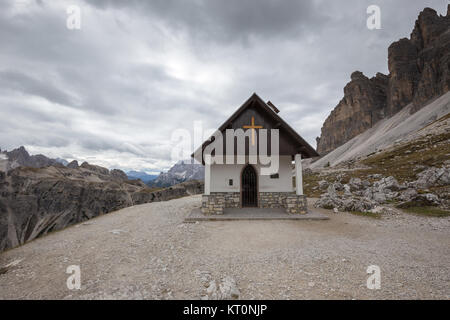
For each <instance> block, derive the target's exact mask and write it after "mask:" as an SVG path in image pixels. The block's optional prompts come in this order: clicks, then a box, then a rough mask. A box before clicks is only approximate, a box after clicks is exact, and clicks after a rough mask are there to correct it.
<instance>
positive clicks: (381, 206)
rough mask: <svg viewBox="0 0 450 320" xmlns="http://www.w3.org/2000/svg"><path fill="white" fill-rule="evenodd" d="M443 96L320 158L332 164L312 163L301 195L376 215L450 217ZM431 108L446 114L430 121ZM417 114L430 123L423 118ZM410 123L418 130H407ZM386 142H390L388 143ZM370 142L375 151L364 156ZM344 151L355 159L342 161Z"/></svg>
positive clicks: (449, 108) (449, 140)
mask: <svg viewBox="0 0 450 320" xmlns="http://www.w3.org/2000/svg"><path fill="white" fill-rule="evenodd" d="M446 96H448V97H450V92H449V93H446V94H445V95H444V96H442V97H440V98H439V99H437V100H436V101H434V102H433V103H431V104H429V105H428V106H426V107H425V108H423V109H421V110H420V111H418V112H417V113H415V114H413V115H411V116H410V117H408V118H407V119H406V120H405V121H403V122H401V123H400V124H399V125H397V128H396V127H395V124H394V123H391V122H389V121H390V120H391V119H395V118H396V117H397V115H398V114H397V115H395V116H394V117H392V118H391V119H385V120H388V121H385V120H383V122H387V123H382V126H380V127H379V128H372V129H376V130H375V131H374V132H372V131H373V130H372V129H370V130H368V131H367V132H364V133H363V134H360V135H359V136H357V137H355V138H354V139H352V140H351V141H349V142H347V143H346V144H344V145H343V146H341V147H339V148H338V149H336V150H334V151H332V152H330V153H329V154H327V155H326V156H325V157H324V158H322V159H320V160H319V161H320V162H322V164H323V162H324V161H327V160H329V161H332V160H333V159H334V161H335V162H336V163H335V162H332V164H331V165H322V166H319V164H317V163H313V164H312V165H311V166H310V167H309V168H308V169H306V170H305V178H304V181H305V185H304V186H305V193H306V194H307V195H308V196H316V197H320V199H319V200H318V201H317V202H316V206H318V207H322V208H326V209H334V210H335V212H339V211H352V212H358V213H364V214H374V215H377V216H378V215H380V214H383V213H386V212H391V211H392V210H393V209H401V210H405V211H408V212H412V213H415V214H421V215H426V216H437V217H445V216H450V113H449V112H450V102H449V99H447V103H446V104H443V106H444V107H446V108H442V104H441V103H442V100H446V99H445V98H446ZM440 100H441V101H440ZM440 105H441V106H440ZM410 107H411V105H410ZM429 108H431V109H430V110H428V109H429ZM403 111H404V110H402V111H401V112H400V113H402V112H403ZM435 111H440V112H443V111H446V112H447V113H446V114H445V115H443V116H441V117H439V118H437V119H436V120H434V121H432V120H431V119H429V118H428V117H429V113H431V114H432V112H435ZM400 113H399V114H400ZM437 114H439V113H437ZM437 114H435V116H436V115H437ZM421 115H422V116H424V117H425V118H427V119H429V120H430V121H428V122H422V120H423V119H422V118H421ZM420 124H422V126H421V127H418V126H419V125H420ZM408 125H411V126H412V127H416V130H414V131H412V132H409V134H406V133H407V132H408V129H409V128H410V127H408ZM377 126H378V125H377ZM391 127H394V128H391ZM417 127H418V128H417ZM387 128H391V130H389V129H387ZM395 138H399V139H395ZM393 140H394V141H393ZM378 141H380V143H378V144H377V142H378ZM389 141H391V142H392V143H391V144H390V145H387V143H388V142H389ZM372 142H373V143H374V144H375V145H374V146H373V147H374V148H375V151H374V152H372V153H370V154H366V153H367V151H368V150H370V148H371V145H372ZM341 149H342V150H341ZM345 150H348V153H349V154H350V156H352V155H353V158H350V159H348V160H346V161H343V159H345V158H346V156H347V155H346V152H345ZM352 152H353V153H352ZM362 152H364V153H362ZM358 153H359V156H358V157H354V156H355V155H357V154H358ZM339 160H340V161H339ZM319 161H317V162H319ZM328 163H329V162H328ZM328 163H327V164H328Z"/></svg>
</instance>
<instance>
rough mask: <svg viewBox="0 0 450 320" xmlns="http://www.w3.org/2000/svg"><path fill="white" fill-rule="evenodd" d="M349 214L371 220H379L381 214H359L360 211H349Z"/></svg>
mask: <svg viewBox="0 0 450 320" xmlns="http://www.w3.org/2000/svg"><path fill="white" fill-rule="evenodd" d="M349 212H350V213H351V214H354V215H355V216H362V217H370V218H373V219H381V213H374V212H361V211H349Z"/></svg>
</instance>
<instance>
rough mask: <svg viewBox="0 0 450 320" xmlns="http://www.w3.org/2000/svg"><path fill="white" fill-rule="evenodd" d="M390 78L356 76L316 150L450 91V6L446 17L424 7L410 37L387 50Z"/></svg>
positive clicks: (331, 147)
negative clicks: (408, 106) (408, 107)
mask: <svg viewBox="0 0 450 320" xmlns="http://www.w3.org/2000/svg"><path fill="white" fill-rule="evenodd" d="M388 68H389V75H388V76H385V75H382V74H380V73H378V74H377V75H376V76H375V77H373V78H371V79H368V78H367V77H366V76H364V75H363V74H362V73H361V72H358V71H356V72H354V73H353V74H352V75H351V81H350V82H349V83H348V84H347V85H346V86H345V88H344V98H343V99H342V100H341V101H340V102H339V104H338V105H337V106H336V107H335V108H334V110H333V111H332V112H331V114H330V115H329V117H328V118H327V119H326V120H325V122H324V124H323V126H322V130H321V136H320V137H319V138H317V151H318V152H319V153H320V154H321V155H324V154H327V153H328V152H330V151H332V150H334V149H336V148H337V147H339V146H341V145H342V144H344V143H345V142H347V141H349V140H350V139H352V138H353V137H355V136H357V135H358V134H360V133H362V132H364V131H365V130H367V129H369V128H371V127H372V126H373V125H374V124H375V123H377V122H378V121H379V120H381V119H383V118H386V117H391V116H392V115H394V114H396V113H397V112H398V111H400V110H401V109H403V108H404V107H405V106H406V105H408V104H410V103H412V104H413V108H412V109H411V110H412V111H413V112H414V111H417V110H419V109H420V108H421V107H423V106H424V105H425V104H426V103H427V102H429V101H430V100H432V99H434V98H436V97H439V96H441V95H442V94H444V93H446V92H448V91H449V89H450V5H449V6H448V12H447V15H446V16H439V15H438V14H437V13H436V11H435V10H433V9H430V8H425V9H424V10H423V11H422V12H421V13H420V15H419V17H418V19H417V21H416V23H415V26H414V30H413V32H412V33H411V36H410V38H409V39H406V38H404V39H400V40H399V41H397V42H394V43H393V44H391V45H390V46H389V49H388Z"/></svg>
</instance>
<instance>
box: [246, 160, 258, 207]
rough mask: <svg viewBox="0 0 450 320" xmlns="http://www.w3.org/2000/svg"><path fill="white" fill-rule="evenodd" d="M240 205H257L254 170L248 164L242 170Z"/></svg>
mask: <svg viewBox="0 0 450 320" xmlns="http://www.w3.org/2000/svg"><path fill="white" fill-rule="evenodd" d="M242 206H243V207H257V206H258V192H257V181H256V172H255V169H254V168H253V167H252V166H250V165H247V166H246V167H245V168H244V170H243V171H242Z"/></svg>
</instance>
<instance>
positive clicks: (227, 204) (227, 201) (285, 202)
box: [201, 192, 306, 214]
mask: <svg viewBox="0 0 450 320" xmlns="http://www.w3.org/2000/svg"><path fill="white" fill-rule="evenodd" d="M240 201H241V200H240V193H239V192H212V193H211V194H210V195H203V196H202V208H201V210H202V212H203V214H223V211H224V209H225V208H239V207H240V206H241V203H240ZM258 206H259V207H260V208H285V209H286V211H287V212H288V213H291V214H306V196H305V195H303V196H297V195H296V194H295V193H292V192H260V193H259V197H258Z"/></svg>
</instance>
